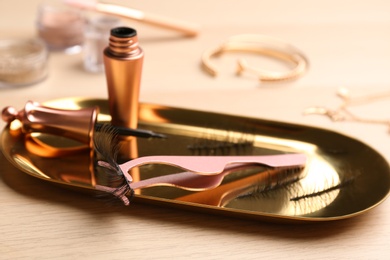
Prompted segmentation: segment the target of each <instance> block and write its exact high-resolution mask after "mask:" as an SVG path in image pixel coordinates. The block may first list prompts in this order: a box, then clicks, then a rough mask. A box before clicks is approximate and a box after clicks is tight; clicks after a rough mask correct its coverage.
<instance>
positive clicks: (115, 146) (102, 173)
mask: <svg viewBox="0 0 390 260" xmlns="http://www.w3.org/2000/svg"><path fill="white" fill-rule="evenodd" d="M119 147H120V144H119V139H118V134H117V132H116V130H115V128H114V127H112V126H111V125H108V124H104V125H102V126H101V128H100V130H99V132H95V135H94V148H95V149H94V152H95V156H94V170H95V176H96V183H97V184H98V185H97V186H98V187H103V189H104V188H108V189H110V190H111V191H110V193H112V194H114V195H115V196H116V197H118V198H121V199H122V200H123V201H124V202H125V204H128V203H129V202H130V201H129V200H128V198H130V199H131V198H132V197H133V195H134V191H133V190H132V189H131V187H130V185H129V183H128V182H127V180H126V178H125V177H124V175H123V173H122V171H121V169H120V168H119V165H118V164H117V162H116V160H117V157H118V151H119Z"/></svg>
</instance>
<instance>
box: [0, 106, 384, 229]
mask: <svg viewBox="0 0 390 260" xmlns="http://www.w3.org/2000/svg"><path fill="white" fill-rule="evenodd" d="M45 104H46V105H48V106H52V107H58V108H85V107H92V106H96V105H97V106H99V107H100V114H99V116H98V120H100V121H109V120H110V117H109V112H108V102H107V101H106V100H95V99H63V100H55V101H51V102H47V103H45ZM139 124H140V127H142V128H144V129H150V130H153V131H157V132H160V133H163V134H166V135H168V138H167V139H166V140H160V139H158V140H157V139H151V140H149V139H141V138H140V139H137V147H138V155H139V156H146V155H195V154H196V155H199V154H202V155H210V156H212V155H234V154H235V155H265V154H282V153H289V152H299V153H305V154H306V155H307V156H308V159H309V163H308V164H307V165H306V168H305V174H304V175H303V176H300V177H299V179H295V178H291V176H293V175H290V174H286V175H285V178H277V179H272V178H269V176H271V173H270V169H264V167H263V168H261V167H260V168H257V169H252V170H250V171H240V172H236V173H232V174H230V175H228V176H226V177H225V179H224V182H223V183H222V184H221V186H219V187H218V188H216V189H214V190H211V191H203V192H189V191H183V190H181V189H178V188H175V187H151V188H146V189H143V190H141V192H140V193H139V194H136V197H135V200H136V201H141V202H146V203H152V204H157V205H163V206H175V207H178V208H183V209H189V210H196V211H203V212H208V213H219V214H225V215H228V216H236V217H245V218H253V219H259V220H272V221H288V222H290V221H294V222H307V221H312V222H313V221H329V220H337V219H344V218H348V217H353V216H356V215H359V214H361V213H364V212H366V211H367V210H369V209H372V208H373V207H375V206H377V205H378V204H380V203H381V202H382V201H383V200H385V199H386V198H387V196H388V194H389V190H390V170H389V165H388V163H387V162H386V160H385V159H384V158H383V157H382V156H381V155H380V154H378V153H377V152H376V151H375V150H373V149H372V148H370V147H368V146H367V145H365V144H364V143H362V142H360V141H358V140H355V139H352V138H350V137H347V136H344V135H341V134H338V133H335V132H331V131H327V130H322V129H317V128H312V127H307V126H300V125H293V124H286V123H282V122H274V121H266V120H261V119H254V118H245V117H238V116H230V115H223V114H217V113H208V112H199V111H193V110H185V109H177V108H170V107H165V106H159V105H151V104H141V106H140V111H139ZM50 140H51V139H50V138H49V139H46V140H44V137H43V136H42V141H46V142H47V141H50ZM123 142H126V141H123ZM50 145H52V146H53V145H56V144H54V143H50ZM58 145H59V146H62V147H63V146H66V145H64V144H61V143H59V144H58ZM1 146H2V148H3V153H4V154H5V156H6V158H7V159H8V160H9V161H10V162H11V163H13V164H14V165H15V166H16V167H17V168H19V169H21V170H22V171H24V172H26V173H28V174H30V175H32V176H35V177H37V178H41V179H44V180H47V181H52V182H56V183H61V184H65V185H68V186H77V187H81V188H87V189H93V187H94V186H93V185H94V184H93V182H92V181H91V180H88V178H89V177H90V175H89V168H88V167H89V161H88V152H87V151H85V152H82V151H80V152H79V153H78V154H74V155H69V156H67V157H63V158H42V157H39V156H36V155H34V154H31V153H29V152H28V150H27V149H26V145H25V139H24V136H23V135H21V133H20V131H19V130H18V129H10V128H9V126H7V127H6V128H5V130H4V131H3V133H2V135H1ZM84 157H85V158H84ZM83 158H84V159H85V160H84V159H83ZM126 159H129V158H121V160H126ZM276 170H277V169H276ZM173 171H177V169H171V168H169V167H167V166H161V165H160V166H157V165H156V166H154V165H152V166H150V165H148V166H147V167H140V168H139V172H138V173H137V174H138V176H137V177H138V178H140V179H146V178H150V177H155V176H159V175H162V174H170V173H172V172H173ZM257 176H258V177H257ZM278 176H280V175H278ZM282 176H283V175H282ZM210 196H212V198H210ZM191 197H192V199H191ZM205 201H207V202H205ZM212 201H214V202H212Z"/></svg>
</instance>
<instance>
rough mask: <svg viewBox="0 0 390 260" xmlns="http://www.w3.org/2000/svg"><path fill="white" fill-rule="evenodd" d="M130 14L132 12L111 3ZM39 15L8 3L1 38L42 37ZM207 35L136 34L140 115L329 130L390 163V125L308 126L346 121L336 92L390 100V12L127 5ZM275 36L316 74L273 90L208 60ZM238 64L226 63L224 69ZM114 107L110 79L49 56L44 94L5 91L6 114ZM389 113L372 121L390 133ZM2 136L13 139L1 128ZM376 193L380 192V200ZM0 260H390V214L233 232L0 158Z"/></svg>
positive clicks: (263, 5) (380, 111) (244, 4)
mask: <svg viewBox="0 0 390 260" xmlns="http://www.w3.org/2000/svg"><path fill="white" fill-rule="evenodd" d="M112 2H113V3H115V2H116V3H120V2H123V1H112ZM39 3H40V1H37V0H32V1H22V0H13V1H10V0H2V1H0V38H12V37H34V36H35V35H36V25H35V24H36V10H37V6H38V4H39ZM123 4H125V5H127V6H131V7H134V8H138V9H141V10H143V11H146V12H151V13H158V14H163V15H166V16H170V17H175V18H180V19H184V20H187V21H191V22H194V23H198V24H200V25H201V30H200V34H199V35H198V37H196V38H182V37H180V36H179V35H178V34H176V33H174V32H168V31H165V30H161V29H158V28H155V27H151V26H147V25H144V24H140V23H137V22H128V21H127V22H126V23H128V25H129V26H132V27H134V28H136V29H137V31H138V34H139V39H140V44H141V46H142V48H143V49H144V51H145V64H144V71H143V75H142V89H141V101H142V102H151V103H157V104H163V105H169V106H174V107H185V108H191V109H200V110H205V111H214V112H221V113H225V114H235V115H242V116H249V117H255V118H264V119H271V120H276V121H285V122H292V123H298V124H304V125H310V126H316V127H322V128H325V129H330V130H333V131H337V132H340V133H343V134H347V135H349V136H351V137H353V138H357V139H359V140H361V141H363V142H365V143H366V144H368V145H370V146H371V147H373V148H374V149H376V150H378V151H379V152H380V153H381V154H382V155H383V156H384V157H385V158H386V159H387V160H389V159H390V145H389V142H390V135H389V129H388V127H387V126H385V125H373V124H364V123H348V122H332V121H330V120H329V119H327V118H324V117H320V116H304V115H303V114H302V112H303V111H304V109H305V108H307V107H309V106H316V105H322V106H328V107H331V108H332V107H336V106H337V105H339V104H340V100H339V99H338V98H337V97H336V91H337V90H338V89H339V88H340V87H346V88H348V89H350V91H351V93H352V95H356V96H359V95H368V94H375V93H384V92H386V91H388V90H389V89H390V73H389V71H390V16H389V12H390V2H388V1H383V0H382V1H381V0H372V1H360V2H359V1H350V0H348V1H334V0H331V1H322V2H318V1H309V0H303V1H296V2H291V1H286V0H277V1H267V2H265V1H255V0H241V1H222V0H213V1H179V0H165V1H157V0H144V1H133V2H126V3H123ZM244 33H253V34H264V35H269V36H273V37H277V38H280V39H283V40H284V41H286V42H288V43H290V44H293V45H294V46H296V47H298V48H299V49H300V50H302V51H303V52H304V53H305V55H306V56H307V57H308V59H309V61H310V68H309V70H308V72H307V73H306V74H305V75H304V76H303V77H302V78H300V79H298V80H295V81H289V82H282V83H275V84H264V83H263V84H262V83H260V82H259V81H257V80H256V78H254V77H251V76H244V77H237V76H236V75H235V74H234V64H232V65H231V66H229V64H228V65H227V66H225V65H226V64H225V63H224V64H222V65H221V66H225V67H224V70H223V71H222V72H221V73H220V75H219V76H218V77H217V78H211V77H210V76H209V75H207V74H205V73H204V72H203V71H202V70H201V68H200V66H199V63H200V57H201V55H202V53H203V51H204V50H205V49H207V48H210V47H213V46H216V45H217V44H219V43H221V42H222V41H224V40H225V39H227V38H228V37H230V36H233V35H237V34H244ZM227 62H229V60H228V61H227ZM75 96H82V97H98V98H106V97H107V90H106V82H105V75H104V74H91V73H88V72H86V71H84V70H83V68H82V53H79V54H74V55H66V54H63V53H51V55H50V60H49V77H48V78H47V79H46V80H45V81H43V82H41V83H39V84H36V85H33V86H29V87H22V88H16V87H14V88H2V89H0V107H5V106H8V105H12V106H15V107H18V108H21V107H22V106H23V105H24V103H25V102H26V101H27V100H34V101H39V102H43V101H47V100H51V99H55V98H62V97H75ZM389 104H390V100H388V99H387V100H386V99H384V102H383V103H381V104H379V105H375V106H373V107H371V106H370V107H368V108H367V109H366V110H364V109H362V110H361V111H362V112H363V113H366V112H367V111H368V112H367V114H365V115H366V116H368V117H373V118H383V119H388V118H390V115H389V114H388V113H387V111H388V107H389ZM0 126H1V128H3V127H4V126H5V123H4V122H1V123H0ZM373 188H375V187H373ZM0 205H1V206H0V213H1V214H0V234H1V235H0V259H72V258H73V259H187V258H195V259H286V258H289V259H389V257H390V218H389V216H390V201H389V200H386V201H385V202H384V203H382V204H381V205H379V206H378V207H376V208H374V209H373V210H371V211H369V212H367V213H366V214H363V215H361V216H359V217H356V218H351V219H347V220H343V221H335V222H326V223H317V224H310V225H284V224H275V223H267V222H260V221H252V220H243V219H235V218H229V217H221V216H214V215H208V214H202V213H194V212H187V211H181V210H177V209H170V208H163V207H155V206H150V205H144V204H140V203H134V204H132V205H131V206H130V207H123V206H120V205H107V203H103V202H101V201H99V200H96V199H94V198H92V197H90V196H88V195H83V194H79V193H77V192H71V191H68V190H64V189H60V188H58V187H56V186H53V185H51V184H49V183H46V182H43V181H41V180H38V179H34V178H32V177H30V176H27V175H26V174H24V173H22V172H21V171H19V170H17V169H15V168H14V167H13V166H12V165H11V164H10V163H8V162H7V161H6V159H5V158H4V156H3V155H0Z"/></svg>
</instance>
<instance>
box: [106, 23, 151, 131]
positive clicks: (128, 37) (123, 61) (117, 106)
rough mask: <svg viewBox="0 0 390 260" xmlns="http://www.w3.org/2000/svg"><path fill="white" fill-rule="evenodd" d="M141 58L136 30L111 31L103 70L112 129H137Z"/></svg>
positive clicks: (121, 29)
mask: <svg viewBox="0 0 390 260" xmlns="http://www.w3.org/2000/svg"><path fill="white" fill-rule="evenodd" d="M143 58H144V52H143V50H142V49H141V48H140V47H139V46H138V37H137V32H136V30H134V29H132V28H129V27H117V28H113V29H111V34H110V38H109V46H108V47H107V48H106V49H105V50H104V66H105V73H106V79H107V87H108V98H109V107H110V114H111V117H112V119H111V123H112V124H113V125H116V126H125V127H129V128H137V124H138V103H139V92H140V83H141V74H142V64H143Z"/></svg>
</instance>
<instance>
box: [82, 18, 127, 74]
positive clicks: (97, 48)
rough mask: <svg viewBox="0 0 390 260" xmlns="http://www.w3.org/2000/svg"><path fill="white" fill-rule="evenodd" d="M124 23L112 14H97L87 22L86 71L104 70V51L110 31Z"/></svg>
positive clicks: (85, 44)
mask: <svg viewBox="0 0 390 260" xmlns="http://www.w3.org/2000/svg"><path fill="white" fill-rule="evenodd" d="M121 24H122V22H121V20H120V19H119V18H116V17H112V16H95V17H93V18H90V19H89V20H88V22H87V26H86V30H85V39H84V48H83V52H84V68H85V70H86V71H89V72H93V73H100V72H103V71H104V64H103V51H104V49H105V48H106V47H107V46H108V42H109V38H110V31H111V29H112V28H115V27H118V26H120V25H121Z"/></svg>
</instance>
